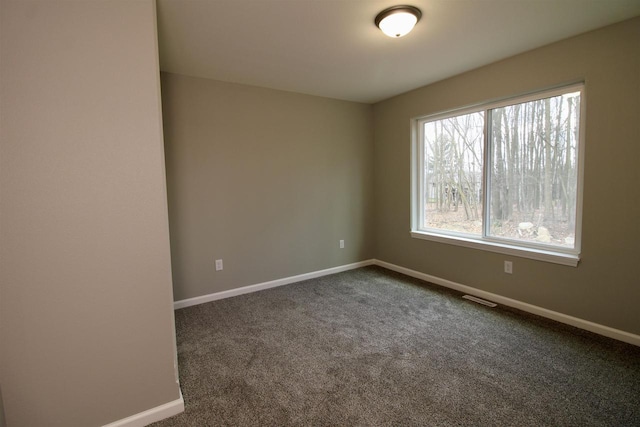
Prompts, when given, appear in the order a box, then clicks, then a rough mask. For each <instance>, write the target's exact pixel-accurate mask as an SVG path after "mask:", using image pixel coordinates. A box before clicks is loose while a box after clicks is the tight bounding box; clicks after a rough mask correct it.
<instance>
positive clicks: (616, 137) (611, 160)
mask: <svg viewBox="0 0 640 427" xmlns="http://www.w3.org/2000/svg"><path fill="white" fill-rule="evenodd" d="M639 46H640V18H635V19H633V20H630V21H626V22H623V23H620V24H617V25H613V26H610V27H606V28H604V29H601V30H598V31H594V32H590V33H586V34H584V35H581V36H578V37H575V38H571V39H568V40H565V41H562V42H559V43H555V44H552V45H549V46H546V47H543V48H540V49H536V50H533V51H531V52H527V53H524V54H521V55H517V56H514V57H512V58H509V59H507V60H504V61H501V62H498V63H495V64H492V65H489V66H486V67H483V68H480V69H477V70H474V71H471V72H468V73H465V74H462V75H459V76H456V77H453V78H450V79H448V80H444V81H441V82H439V83H436V84H433V85H430V86H426V87H423V88H421V89H417V90H414V91H411V92H409V93H406V94H404V95H401V96H398V97H395V98H392V99H389V100H386V101H383V102H380V103H378V104H376V105H375V106H374V139H375V148H374V155H375V167H374V170H375V185H374V188H375V212H376V226H375V235H376V250H375V256H376V257H377V258H379V259H381V260H384V261H387V262H391V263H394V264H398V265H400V266H404V267H407V268H410V269H414V270H417V271H420V272H424V273H427V274H431V275H434V276H437V277H441V278H444V279H448V280H452V281H455V282H458V283H462V284H464V285H468V286H472V287H475V288H478V289H482V290H485V291H489V292H493V293H496V294H499V295H503V296H506V297H509V298H514V299H516V300H519V301H523V302H526V303H530V304H534V305H537V306H540V307H544V308H547V309H550V310H554V311H557V312H560V313H565V314H568V315H571V316H575V317H578V318H582V319H586V320H589V321H592V322H596V323H599V324H602V325H606V326H610V327H614V328H618V329H621V330H624V331H627V332H631V333H635V334H640V316H639V315H638V301H640V279H639V276H638V272H637V270H636V266H637V263H638V256H639V254H640V251H639V250H638V248H639V246H638V245H639V243H638V242H640V191H638V183H640V172H639V171H640V168H639V167H638V159H640V140H639V138H640V120H639V117H640V84H639V81H640V80H639V79H638V77H639V76H640V49H639ZM577 79H584V81H585V82H586V103H587V104H586V108H587V116H586V156H585V178H584V213H583V235H582V237H583V242H582V249H583V250H582V260H581V262H580V264H579V266H578V267H577V268H573V267H565V266H561V265H556V264H549V263H544V262H538V261H533V260H528V259H522V258H511V257H506V256H504V255H499V254H494V253H488V252H483V251H479V250H474V249H467V248H463V247H458V246H452V245H447V244H441V243H436V242H430V241H425V240H417V239H412V238H411V237H410V235H409V229H410V221H409V220H410V215H409V208H410V194H409V178H410V170H409V164H410V163H409V161H410V152H409V150H410V133H409V132H410V126H409V121H410V119H411V118H412V117H416V116H421V115H426V114H431V113H436V112H440V111H446V110H450V109H454V108H457V107H462V106H466V105H471V104H474V103H477V102H481V101H485V100H490V99H494V98H500V97H508V96H513V95H515V94H520V93H524V92H528V91H532V90H539V89H543V88H547V87H551V86H555V85H558V84H561V83H564V82H571V81H575V80H577ZM505 259H511V260H512V261H513V270H514V273H513V275H506V274H504V273H503V260H505Z"/></svg>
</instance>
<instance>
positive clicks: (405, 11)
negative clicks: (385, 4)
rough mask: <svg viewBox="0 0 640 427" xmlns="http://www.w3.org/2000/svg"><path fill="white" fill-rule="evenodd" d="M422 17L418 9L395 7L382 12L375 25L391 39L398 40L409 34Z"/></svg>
mask: <svg viewBox="0 0 640 427" xmlns="http://www.w3.org/2000/svg"><path fill="white" fill-rule="evenodd" d="M421 17H422V12H420V9H418V8H417V7H413V6H393V7H390V8H388V9H385V10H383V11H382V12H380V13H379V14H378V16H376V19H375V23H376V27H378V28H380V29H381V30H382V32H383V33H385V34H386V35H388V36H389V37H393V38H398V37H402V36H404V35H406V34H408V33H409V32H410V31H411V30H412V29H413V27H414V26H415V25H416V24H417V23H418V21H419V20H420V18H421Z"/></svg>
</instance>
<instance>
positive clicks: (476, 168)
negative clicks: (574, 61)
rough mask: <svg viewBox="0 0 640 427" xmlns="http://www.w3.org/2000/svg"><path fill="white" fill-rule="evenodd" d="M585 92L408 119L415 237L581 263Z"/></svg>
mask: <svg viewBox="0 0 640 427" xmlns="http://www.w3.org/2000/svg"><path fill="white" fill-rule="evenodd" d="M583 93H584V86H583V85H582V84H580V85H573V86H566V87H562V88H560V89H555V90H551V91H546V92H541V93H537V94H534V95H528V96H524V97H519V98H514V99H509V100H506V101H501V102H492V103H487V104H483V105H480V106H477V107H473V108H467V109H463V110H457V111H454V112H449V113H444V114H438V115H433V116H427V117H420V118H417V119H415V120H413V122H412V123H413V147H412V148H413V149H412V225H411V231H412V236H413V237H417V238H423V239H429V240H436V241H440V242H445V243H452V244H457V245H463V246H468V247H474V248H479V249H485V250H490V251H494V252H499V253H505V254H509V255H516V256H523V257H528V258H533V259H539V260H544V261H550V262H556V263H560V264H567V265H573V266H575V265H577V263H578V260H579V254H580V223H581V204H582V201H581V181H582V179H581V177H582V166H581V162H582V157H583V156H582V145H583V144H582V143H581V141H582V134H583V132H582V124H581V118H582V116H583V114H582V112H583V111H584V96H583Z"/></svg>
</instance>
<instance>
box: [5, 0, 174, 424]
mask: <svg viewBox="0 0 640 427" xmlns="http://www.w3.org/2000/svg"><path fill="white" fill-rule="evenodd" d="M1 7H2V25H1V27H2V28H1V38H0V39H1V43H2V46H1V47H2V51H1V55H2V56H1V61H2V64H1V68H0V72H1V76H2V80H1V97H0V98H1V101H0V102H1V116H0V118H1V137H2V140H1V149H0V161H1V163H0V166H1V167H0V183H1V197H2V206H1V208H2V215H1V219H0V242H1V243H0V244H1V272H0V274H1V289H0V292H1V293H0V297H1V300H0V301H1V302H0V324H1V330H0V333H1V337H0V338H1V342H2V346H1V350H0V351H1V360H2V363H1V367H0V375H1V376H0V385H1V388H2V397H3V400H4V408H5V410H6V421H7V425H9V426H16V427H18V426H45V425H46V426H65V427H69V426H96V425H103V424H106V423H109V422H113V421H116V420H119V419H123V418H125V417H128V416H130V415H133V414H137V413H140V412H142V411H145V410H148V409H150V408H153V407H156V406H158V405H162V404H164V403H167V402H171V401H174V400H176V399H178V398H179V388H178V385H177V383H176V380H175V372H174V356H175V352H174V336H173V311H172V297H171V268H170V252H169V232H168V218H167V207H166V191H165V179H164V158H163V145H162V130H161V129H162V123H161V116H160V99H159V96H160V93H159V75H158V61H157V46H156V33H155V10H154V2H152V1H150V0H145V1H135V2H130V1H116V2H114V1H91V2H55V3H54V2H48V1H30V2H22V1H16V2H8V1H3V2H2V6H1Z"/></svg>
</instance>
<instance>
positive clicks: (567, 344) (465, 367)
mask: <svg viewBox="0 0 640 427" xmlns="http://www.w3.org/2000/svg"><path fill="white" fill-rule="evenodd" d="M461 295H462V294H459V293H457V292H454V291H451V290H448V289H444V288H440V287H437V286H433V285H429V284H426V283H424V282H421V281H419V280H415V279H412V278H409V277H406V276H403V275H400V274H397V273H394V272H390V271H388V270H385V269H382V268H379V267H366V268H362V269H358V270H353V271H349V272H345V273H341V274H336V275H333V276H326V277H322V278H318V279H313V280H308V281H305V282H300V283H297V284H293V285H289V286H283V287H279V288H274V289H270V290H266V291H262V292H257V293H253V294H249V295H243V296H239V297H235V298H230V299H226V300H221V301H215V302H212V303H208V304H203V305H199V306H194V307H189V308H186V309H182V310H178V311H176V327H177V340H178V358H179V365H180V383H181V386H182V392H183V395H184V399H185V407H186V410H185V412H184V413H183V414H180V415H177V416H175V417H173V418H170V419H167V420H164V421H162V422H159V423H156V424H154V425H155V426H158V427H161V426H223V425H229V426H258V425H260V426H262V425H269V426H276V425H277V426H302V425H305V426H306V425H313V426H324V425H332V426H344V425H359V426H384V425H386V426H391V425H394V426H397V425H416V426H418V425H419V426H640V348H638V347H635V346H632V345H628V344H625V343H622V342H618V341H615V340H611V339H608V338H604V337H601V336H598V335H595V334H591V333H589V332H585V331H582V330H579V329H575V328H572V327H570V326H566V325H562V324H559V323H556V322H553V321H549V320H547V319H543V318H540V317H537V316H533V315H529V314H526V313H522V312H520V311H517V310H513V309H509V308H505V307H497V308H489V307H485V306H481V305H477V304H476V303H473V302H469V301H466V300H463V299H461V298H460V297H461Z"/></svg>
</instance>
